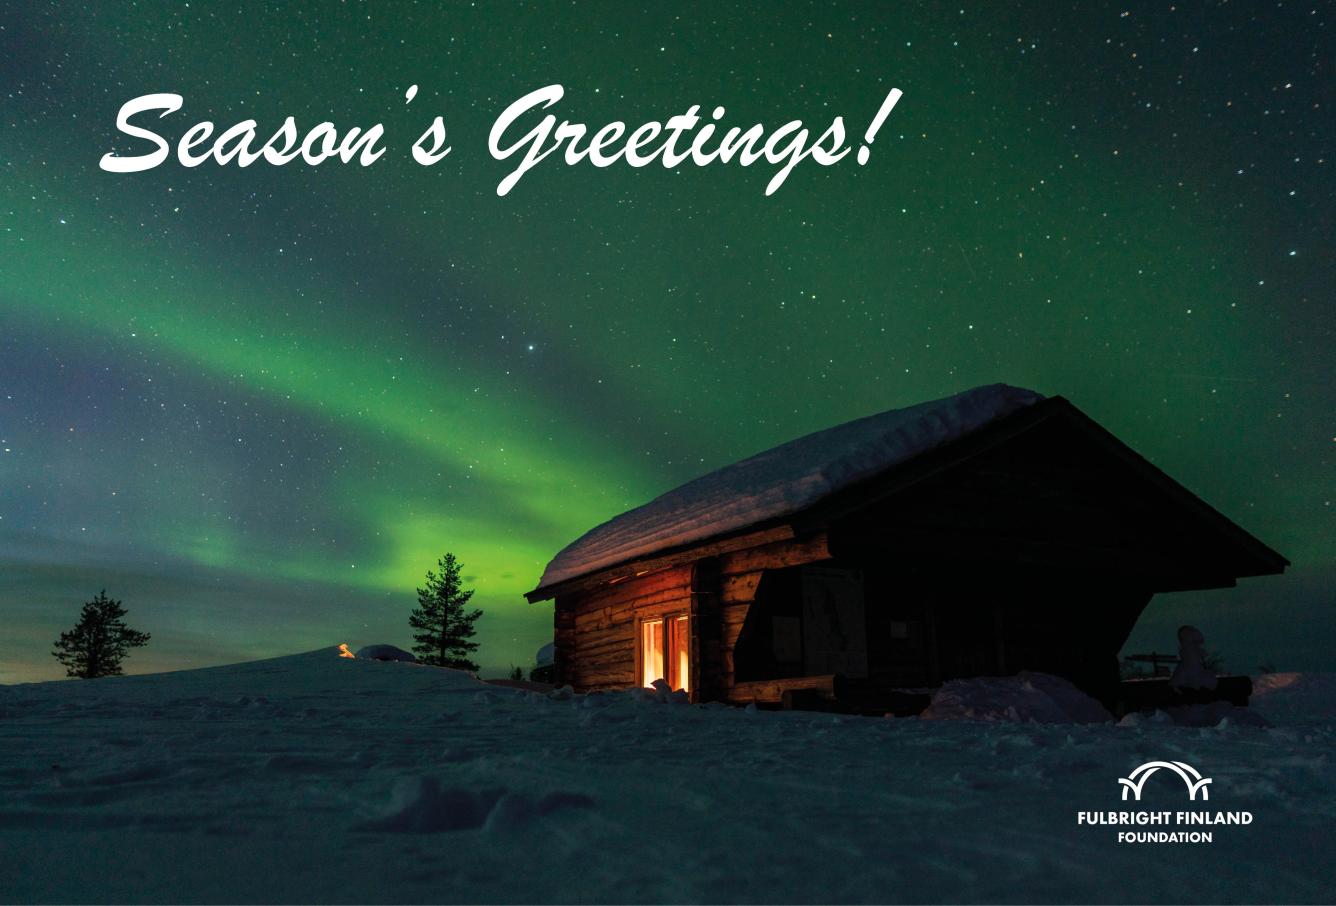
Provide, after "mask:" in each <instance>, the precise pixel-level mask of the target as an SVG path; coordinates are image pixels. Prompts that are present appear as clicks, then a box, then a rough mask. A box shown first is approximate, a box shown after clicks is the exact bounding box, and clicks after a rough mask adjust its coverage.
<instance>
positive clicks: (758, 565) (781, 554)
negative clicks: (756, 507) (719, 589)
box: [719, 532, 830, 576]
mask: <svg viewBox="0 0 1336 906" xmlns="http://www.w3.org/2000/svg"><path fill="white" fill-rule="evenodd" d="M828 559H830V548H829V545H828V541H827V538H826V533H825V532H817V533H816V534H814V535H810V536H808V537H806V538H803V539H800V540H790V541H780V542H775V543H771V544H765V545H761V546H758V547H753V548H749V549H746V550H739V551H737V552H735V553H730V554H725V555H723V556H721V557H720V558H719V568H720V571H721V572H722V573H723V575H724V576H733V575H737V574H739V573H746V572H752V571H753V570H762V569H782V568H784V567H786V566H800V565H802V564H804V563H814V562H816V561H818V560H828Z"/></svg>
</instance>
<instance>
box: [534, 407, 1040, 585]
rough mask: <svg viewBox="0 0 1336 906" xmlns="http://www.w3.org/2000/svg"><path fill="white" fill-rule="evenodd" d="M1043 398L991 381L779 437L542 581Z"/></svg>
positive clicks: (846, 479)
mask: <svg viewBox="0 0 1336 906" xmlns="http://www.w3.org/2000/svg"><path fill="white" fill-rule="evenodd" d="M1042 399H1043V397H1042V396H1041V395H1040V394H1038V393H1035V392H1034V391H1032V390H1024V389H1021V388H1019V387H1010V386H1008V385H1006V384H990V385H988V386H984V387H976V388H974V389H973V390H966V391H965V392H964V393H958V394H956V395H955V396H949V397H946V398H945V399H940V400H935V401H933V402H928V403H920V404H919V405H917V406H910V407H909V408H907V409H893V410H891V411H889V412H883V413H881V414H880V415H872V416H869V417H867V418H862V419H858V420H856V421H852V422H847V423H846V424H842V425H837V426H835V427H833V428H828V429H826V430H824V431H818V432H816V433H815V434H809V435H807V436H806V437H800V438H798V439H797V440H792V441H789V442H788V443H786V444H781V445H780V446H778V447H775V448H774V449H771V450H767V451H765V452H764V453H759V454H757V455H755V456H752V457H750V458H749V459H744V460H742V461H741V462H737V463H734V464H733V465H730V466H725V467H724V468H722V469H719V470H717V471H715V472H711V473H709V474H708V475H704V476H702V477H700V478H697V479H695V480H694V481H690V482H688V483H687V484H684V485H682V486H681V487H679V488H676V489H674V490H671V491H669V492H668V493H666V494H664V495H662V496H660V497H658V498H656V499H655V500H652V501H651V502H649V503H647V504H645V505H644V506H641V507H638V508H636V509H634V510H631V511H630V512H627V513H623V514H622V515H620V516H617V517H616V518H614V519H611V520H609V521H608V522H605V523H603V524H602V525H600V526H598V527H597V528H595V529H593V530H591V531H589V532H587V533H586V534H585V535H584V536H583V537H581V538H580V539H578V540H577V541H575V542H573V543H572V544H570V545H568V546H567V547H566V548H564V549H563V550H562V551H560V552H559V553H558V554H557V555H556V557H554V558H553V559H552V562H550V563H549V564H548V565H547V569H546V570H544V571H543V578H542V579H541V580H540V581H539V583H538V584H539V587H543V586H548V585H554V584H556V583H558V582H562V581H565V580H567V579H572V578H575V577H576V576H581V575H584V574H586V573H589V572H593V571H594V570H597V569H602V568H603V567H607V566H614V565H616V564H618V563H624V562H626V561H628V560H633V559H635V558H637V557H643V556H647V555H649V554H652V553H654V552H655V551H658V550H662V549H663V548H667V547H673V546H675V545H679V544H688V543H690V542H694V541H700V540H703V539H705V538H711V537H714V536H715V535H721V534H724V533H726V532H730V531H734V530H737V529H741V528H744V527H746V526H749V525H754V524H756V523H758V522H763V521H765V520H768V519H776V518H779V517H783V516H786V515H790V514H792V513H796V512H798V511H800V510H802V509H804V508H806V507H808V506H811V505H812V504H814V503H816V502H817V501H819V500H821V499H822V498H824V497H827V496H829V495H830V494H833V493H835V492H836V491H839V490H841V489H843V488H846V487H849V486H850V485H852V484H854V483H855V482H858V481H860V480H862V479H864V478H869V477H871V476H873V475H876V474H877V473H879V472H882V471H884V470H886V469H888V468H890V467H892V466H895V465H898V464H900V463H902V462H906V461H908V460H910V459H912V458H914V457H915V456H918V455H919V454H921V453H926V452H928V451H929V450H932V449H934V448H936V447H939V446H941V445H942V444H945V443H948V442H949V441H953V440H956V439H958V438H961V437H964V436H965V435H967V434H970V433H972V432H974V431H977V430H978V429H980V428H982V427H984V426H985V425H987V424H989V423H991V422H993V421H996V420H997V419H999V418H1003V417H1004V416H1007V415H1010V414H1011V413H1013V412H1016V411H1017V410H1019V409H1023V408H1025V407H1026V406H1030V405H1033V404H1034V403H1036V402H1039V401H1040V400H1042Z"/></svg>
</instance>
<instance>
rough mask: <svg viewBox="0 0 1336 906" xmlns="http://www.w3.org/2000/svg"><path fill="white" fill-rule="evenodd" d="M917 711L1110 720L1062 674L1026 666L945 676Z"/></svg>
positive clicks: (951, 716) (1030, 719) (942, 716)
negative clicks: (1008, 672) (1004, 672)
mask: <svg viewBox="0 0 1336 906" xmlns="http://www.w3.org/2000/svg"><path fill="white" fill-rule="evenodd" d="M919 717H920V718H921V719H923V720H993V721H1013V722H1017V723H1040V724H1066V723H1073V724H1090V723H1107V722H1110V721H1112V720H1113V715H1112V714H1110V713H1109V711H1108V709H1107V708H1105V707H1104V706H1103V705H1101V704H1100V703H1099V702H1097V701H1096V700H1095V699H1093V698H1091V697H1090V696H1088V695H1086V694H1085V693H1084V692H1082V691H1081V690H1080V689H1078V688H1076V687H1075V686H1073V685H1072V684H1071V683H1069V682H1068V681H1067V680H1065V679H1063V678H1062V677H1060V676H1052V675H1051V674H1048V673H1029V672H1023V673H1019V674H1017V675H1016V676H980V677H974V678H971V679H959V680H951V681H950V682H948V683H944V684H943V685H942V687H941V688H940V689H938V690H937V692H936V693H934V694H933V697H932V701H931V702H930V703H929V705H928V707H927V709H926V710H924V712H923V713H922V714H920V715H919Z"/></svg>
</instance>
